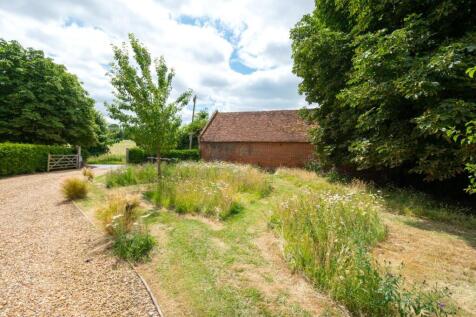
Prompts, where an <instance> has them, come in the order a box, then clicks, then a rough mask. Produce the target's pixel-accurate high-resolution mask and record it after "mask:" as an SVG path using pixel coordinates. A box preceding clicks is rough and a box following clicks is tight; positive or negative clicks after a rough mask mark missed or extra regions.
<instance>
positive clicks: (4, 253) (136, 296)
mask: <svg viewBox="0 0 476 317" xmlns="http://www.w3.org/2000/svg"><path fill="white" fill-rule="evenodd" d="M79 175H80V172H78V171H65V172H55V173H49V174H36V175H27V176H18V177H11V178H6V179H0V316H158V314H157V312H156V311H155V309H154V306H153V304H152V301H151V300H150V298H149V295H148V293H147V291H146V289H145V287H144V286H143V284H142V283H141V281H140V279H139V277H138V276H137V275H136V274H135V273H134V271H133V270H132V269H131V268H130V267H129V266H127V265H125V264H124V263H120V262H118V261H117V260H116V258H114V257H113V256H111V255H110V254H109V253H108V252H107V251H95V250H97V249H98V246H99V245H100V244H101V243H103V242H104V239H103V236H102V235H101V234H100V233H99V232H97V231H96V230H95V229H94V228H93V227H92V226H91V225H90V223H89V222H88V221H86V220H85V219H84V217H83V215H82V214H81V213H80V211H79V210H77V209H76V207H74V206H73V205H72V204H71V203H68V202H65V201H64V199H63V197H62V195H61V193H60V184H61V182H62V181H63V180H64V179H65V178H67V177H70V176H79ZM92 251H94V252H92Z"/></svg>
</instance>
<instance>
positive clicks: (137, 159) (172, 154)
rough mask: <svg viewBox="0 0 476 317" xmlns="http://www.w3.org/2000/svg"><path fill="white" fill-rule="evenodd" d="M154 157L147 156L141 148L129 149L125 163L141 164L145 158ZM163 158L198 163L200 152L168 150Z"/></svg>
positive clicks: (195, 150)
mask: <svg viewBox="0 0 476 317" xmlns="http://www.w3.org/2000/svg"><path fill="white" fill-rule="evenodd" d="M150 156H155V154H148V153H146V151H145V150H143V149H141V148H138V147H136V148H132V149H129V159H128V162H127V163H132V164H141V163H144V162H146V161H147V157H150ZM162 157H164V158H171V159H177V160H179V161H198V160H199V159H200V152H199V151H198V149H191V150H170V151H168V152H165V153H163V154H162Z"/></svg>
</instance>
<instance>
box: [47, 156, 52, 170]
mask: <svg viewBox="0 0 476 317" xmlns="http://www.w3.org/2000/svg"><path fill="white" fill-rule="evenodd" d="M50 160H51V154H50V153H48V166H47V167H46V171H47V172H49V171H50Z"/></svg>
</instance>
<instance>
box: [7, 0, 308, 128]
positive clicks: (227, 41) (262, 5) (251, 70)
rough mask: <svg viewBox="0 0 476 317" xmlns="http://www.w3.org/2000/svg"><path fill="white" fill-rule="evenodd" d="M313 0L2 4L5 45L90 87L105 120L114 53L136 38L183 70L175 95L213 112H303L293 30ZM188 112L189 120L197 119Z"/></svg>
mask: <svg viewBox="0 0 476 317" xmlns="http://www.w3.org/2000/svg"><path fill="white" fill-rule="evenodd" d="M312 8H313V1H312V0H295V1H293V2H289V1H272V0H262V1H259V2H256V1H252V0H222V1H217V0H215V1H211V0H162V1H154V0H138V1H126V0H116V1H95V0H83V1H73V0H49V1H34V0H15V1H0V37H1V38H4V39H6V40H18V41H19V42H20V43H22V44H23V45H24V46H28V47H34V48H37V49H42V50H44V51H45V53H46V54H47V55H48V56H51V57H53V58H54V60H55V61H56V62H58V63H61V64H64V65H66V67H67V68H68V70H69V71H71V72H73V73H75V74H76V75H77V76H78V77H79V78H80V80H81V81H82V82H83V83H84V86H85V88H86V89H87V90H88V91H89V93H90V95H91V96H92V97H93V98H94V99H95V101H96V107H97V108H98V109H99V110H101V111H102V112H104V113H105V114H106V115H107V113H106V111H105V109H104V106H103V104H104V102H107V101H111V100H112V98H113V97H112V88H111V86H110V84H109V79H108V77H107V76H106V72H107V67H108V66H107V65H108V64H109V63H110V62H111V60H112V51H111V44H120V43H121V42H123V41H125V40H126V39H127V34H128V33H129V32H133V33H135V34H136V36H137V37H138V38H139V39H140V40H141V41H142V42H143V43H144V44H145V45H146V46H147V47H148V48H149V49H150V51H151V53H152V55H153V56H157V57H158V56H161V55H162V56H164V57H165V59H166V61H167V63H168V65H169V66H170V67H173V68H174V69H175V71H176V78H175V81H174V93H175V94H178V93H179V92H181V91H183V90H185V89H188V88H191V89H193V90H194V92H195V93H196V94H197V95H198V105H199V108H207V109H208V110H209V111H213V110H219V111H242V110H267V109H296V108H300V107H302V106H304V105H305V102H304V99H303V98H302V96H299V95H298V93H297V84H298V83H299V79H298V78H296V77H295V76H294V75H293V74H292V72H291V69H292V61H291V56H290V44H291V43H290V40H289V29H290V28H291V27H292V26H293V25H294V24H295V23H296V22H297V21H299V19H300V18H301V16H302V15H303V14H306V13H309V12H310V11H311V10H312ZM190 116H191V109H190V107H188V108H187V109H184V111H183V113H182V117H183V120H184V121H185V122H186V121H188V120H190Z"/></svg>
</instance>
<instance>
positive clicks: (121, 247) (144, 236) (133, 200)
mask: <svg viewBox="0 0 476 317" xmlns="http://www.w3.org/2000/svg"><path fill="white" fill-rule="evenodd" d="M139 206H140V198H139V196H137V195H127V194H121V193H119V194H116V195H113V196H111V197H109V198H108V200H107V203H106V204H105V205H104V206H103V207H101V208H99V209H98V210H97V211H96V214H97V217H98V219H99V220H101V223H102V224H103V227H104V230H105V231H106V232H107V233H109V234H110V235H111V236H112V237H113V238H114V244H113V250H114V253H115V254H116V255H117V256H119V257H120V258H122V259H125V260H129V261H139V260H141V259H143V258H144V257H148V255H149V253H150V251H152V249H153V247H154V245H155V244H156V242H155V239H154V238H153V237H152V236H151V235H150V234H149V233H148V230H147V228H146V227H145V225H144V224H143V223H142V221H141V220H142V219H143V217H144V216H142V213H141V212H140V210H139V208H138V207H139ZM145 216H147V215H145Z"/></svg>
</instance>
